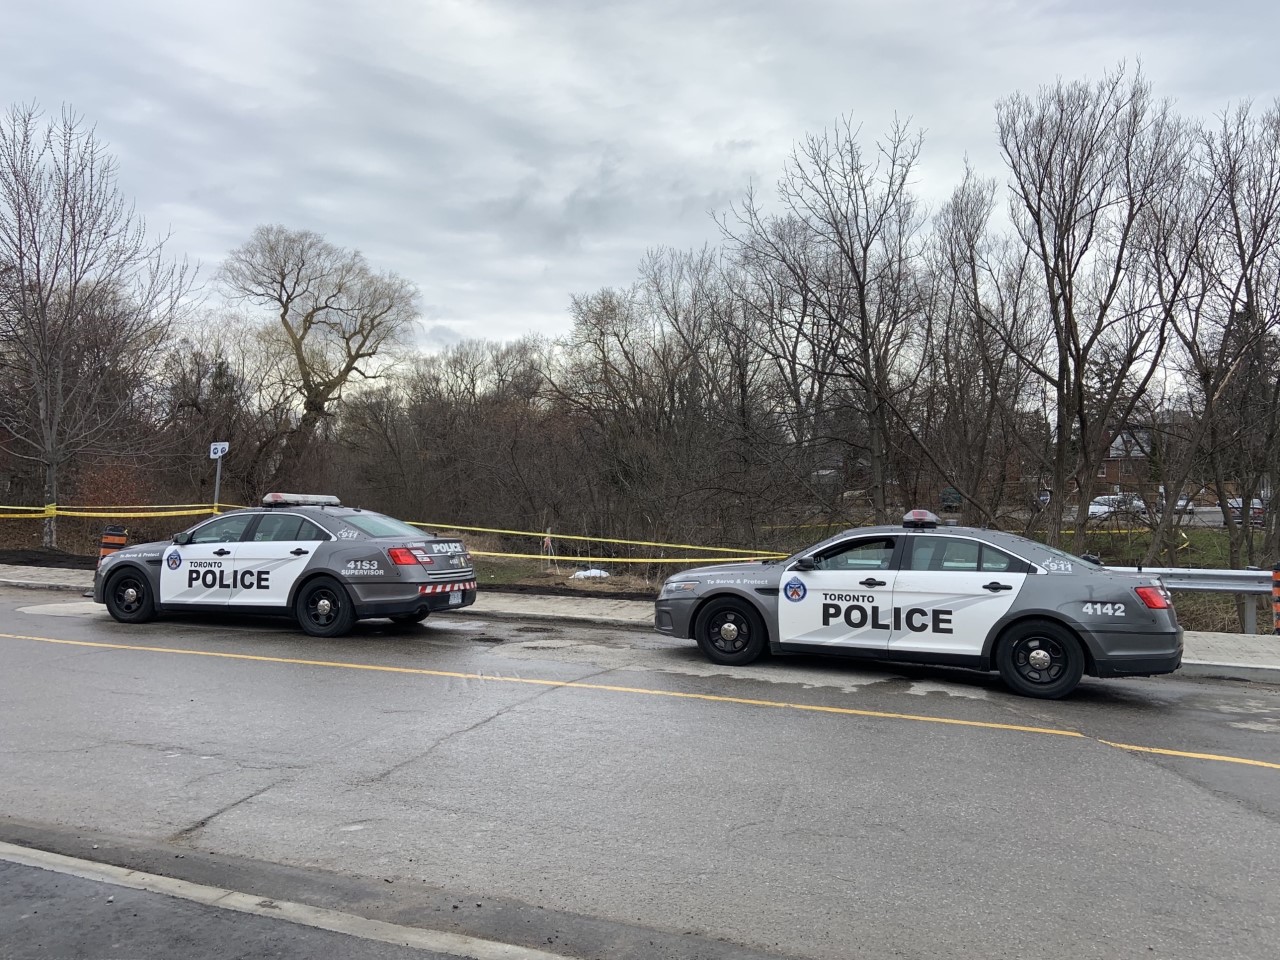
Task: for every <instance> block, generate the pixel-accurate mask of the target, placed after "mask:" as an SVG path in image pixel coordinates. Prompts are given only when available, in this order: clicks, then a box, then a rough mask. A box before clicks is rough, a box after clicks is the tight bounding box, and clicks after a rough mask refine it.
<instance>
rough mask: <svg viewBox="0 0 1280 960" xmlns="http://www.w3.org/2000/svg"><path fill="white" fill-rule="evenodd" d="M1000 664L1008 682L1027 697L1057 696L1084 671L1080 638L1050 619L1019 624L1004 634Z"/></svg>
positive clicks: (1044, 698) (1013, 688) (1001, 642)
mask: <svg viewBox="0 0 1280 960" xmlns="http://www.w3.org/2000/svg"><path fill="white" fill-rule="evenodd" d="M996 665H997V667H999V670H1000V676H1001V677H1002V678H1003V679H1004V682H1005V683H1006V684H1008V686H1009V687H1010V688H1011V689H1012V690H1013V691H1014V692H1015V693H1020V694H1022V695H1023V696H1026V697H1038V698H1040V699H1043V700H1056V699H1058V698H1059V697H1065V696H1066V695H1067V694H1068V693H1070V692H1071V691H1072V690H1074V689H1075V688H1076V686H1077V684H1079V683H1080V678H1081V677H1082V676H1083V675H1084V652H1083V651H1082V650H1081V647H1080V641H1079V640H1077V639H1076V638H1075V636H1073V635H1072V634H1071V633H1070V631H1068V630H1067V629H1066V628H1065V627H1061V626H1059V625H1058V624H1056V623H1051V622H1049V621H1047V620H1043V621H1031V622H1028V623H1022V624H1018V625H1017V626H1015V627H1013V628H1011V629H1010V630H1009V631H1008V632H1007V633H1006V634H1005V635H1004V636H1003V637H1001V638H1000V646H999V648H998V649H997V652H996Z"/></svg>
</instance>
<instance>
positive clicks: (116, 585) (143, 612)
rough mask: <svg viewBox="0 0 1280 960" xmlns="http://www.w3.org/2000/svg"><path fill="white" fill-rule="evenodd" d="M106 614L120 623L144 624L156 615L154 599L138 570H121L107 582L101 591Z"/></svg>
mask: <svg viewBox="0 0 1280 960" xmlns="http://www.w3.org/2000/svg"><path fill="white" fill-rule="evenodd" d="M103 600H104V601H105V602H106V604H107V613H109V614H111V616H112V618H113V619H115V620H118V621H119V622H120V623H146V622H147V621H148V620H151V619H152V618H153V617H155V615H156V598H155V594H154V593H153V592H152V590H151V584H150V583H149V582H148V581H147V575H146V574H145V573H142V572H141V571H139V570H132V569H129V570H121V571H120V572H119V573H117V574H114V575H113V576H112V577H111V579H110V580H108V581H107V586H106V589H105V590H104V591H103Z"/></svg>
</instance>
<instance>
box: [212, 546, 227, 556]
mask: <svg viewBox="0 0 1280 960" xmlns="http://www.w3.org/2000/svg"><path fill="white" fill-rule="evenodd" d="M230 552H231V551H230V550H227V549H226V548H224V547H219V548H218V549H217V550H215V551H213V555H214V556H215V557H225V556H226V555H227V554H228V553H230Z"/></svg>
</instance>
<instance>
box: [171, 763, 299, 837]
mask: <svg viewBox="0 0 1280 960" xmlns="http://www.w3.org/2000/svg"><path fill="white" fill-rule="evenodd" d="M287 779H288V777H281V778H280V779H279V780H276V781H274V782H272V783H268V784H267V785H266V786H265V787H262V788H260V789H258V790H255V791H253V793H251V794H249V795H248V796H247V797H241V798H240V799H239V800H234V801H232V802H231V803H228V804H227V805H226V806H225V807H222V808H220V809H218V810H215V811H213V813H211V814H209V815H208V816H207V817H201V818H200V819H199V820H197V821H196V822H195V823H193V824H191V826H189V827H183V828H182V829H181V830H179V831H178V832H177V833H175V834H173V835H172V836H170V837H169V838H168V840H167V842H168V843H178V842H180V841H182V840H187V839H189V838H190V837H191V836H193V835H194V834H196V833H199V832H200V831H201V830H203V829H204V828H205V827H207V826H208V825H209V824H211V823H212V822H213V821H214V820H216V819H218V817H220V816H222V815H223V814H224V813H227V812H229V811H231V810H234V809H235V808H236V807H238V806H240V805H241V804H245V803H248V802H249V801H250V800H252V799H254V798H255V797H260V796H262V795H263V794H264V793H266V792H267V791H268V790H270V789H271V788H272V787H275V786H277V785H279V784H281V783H284V781H285V780H287Z"/></svg>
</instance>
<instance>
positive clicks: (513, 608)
mask: <svg viewBox="0 0 1280 960" xmlns="http://www.w3.org/2000/svg"><path fill="white" fill-rule="evenodd" d="M0 586H5V587H30V588H36V589H43V590H67V591H72V592H76V593H83V592H84V591H86V590H89V589H90V588H91V587H92V586H93V571H92V570H62V569H58V568H55V567H16V566H10V565H6V564H0ZM457 613H460V614H463V615H472V616H484V617H494V618H498V619H521V620H566V621H574V622H587V623H595V624H599V625H601V626H610V627H621V628H624V629H631V630H649V629H651V628H652V626H653V604H652V603H650V602H649V601H646V600H609V599H607V598H604V597H549V596H542V595H534V594H521V593H497V592H486V591H485V590H484V589H483V588H481V590H480V593H479V595H478V596H477V597H476V602H475V604H474V605H472V606H470V607H467V608H466V609H465V610H459V611H457ZM1184 643H1185V653H1184V654H1183V660H1182V669H1181V670H1180V671H1178V672H1179V674H1180V675H1182V676H1191V677H1223V678H1229V679H1232V680H1256V681H1260V682H1263V683H1280V637H1275V636H1269V635H1263V634H1258V635H1255V636H1249V635H1247V634H1240V633H1201V632H1195V631H1188V632H1187V634H1186V636H1185V638H1184Z"/></svg>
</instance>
